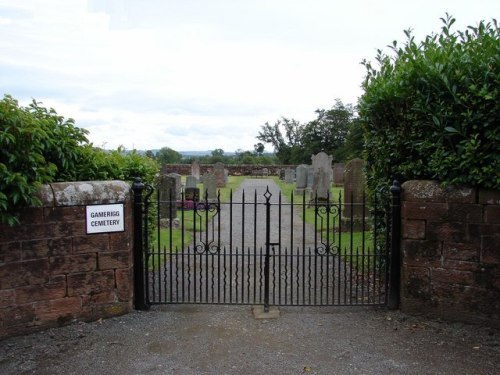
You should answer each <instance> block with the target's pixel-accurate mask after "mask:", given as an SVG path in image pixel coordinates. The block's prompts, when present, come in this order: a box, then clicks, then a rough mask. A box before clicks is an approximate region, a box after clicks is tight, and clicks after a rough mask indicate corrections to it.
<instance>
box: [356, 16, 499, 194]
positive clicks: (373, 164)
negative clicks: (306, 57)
mask: <svg viewBox="0 0 500 375" xmlns="http://www.w3.org/2000/svg"><path fill="white" fill-rule="evenodd" d="M442 21H443V26H442V28H441V32H440V33H439V34H431V35H429V36H427V37H426V38H425V40H424V41H422V42H420V43H417V42H416V41H415V39H414V37H413V35H412V33H411V31H410V30H407V31H405V34H406V37H407V39H406V42H405V43H404V45H403V46H401V47H400V46H398V43H397V42H396V41H394V42H393V44H392V46H390V48H391V51H392V54H391V55H390V56H389V55H387V54H385V53H383V52H382V51H380V50H379V52H378V55H377V58H376V61H377V64H378V67H374V66H372V64H371V63H370V62H366V61H364V66H365V67H366V71H367V75H366V79H365V82H364V84H363V86H364V94H363V96H362V98H361V100H360V106H359V108H360V115H361V118H362V121H363V123H364V126H365V130H366V159H367V163H368V177H369V184H370V185H371V186H372V188H377V187H378V186H382V185H384V184H387V183H389V182H390V180H391V179H392V178H399V179H400V180H408V179H416V178H418V179H426V178H429V179H437V180H440V181H442V182H444V183H448V184H469V185H473V186H482V187H486V188H496V189H498V188H499V186H500V184H499V181H500V178H499V177H500V176H499V172H500V155H499V150H500V142H499V141H500V132H499V128H500V127H499V125H500V30H499V28H498V25H497V22H496V21H493V22H490V23H485V22H484V21H482V22H480V23H479V24H478V26H476V27H471V26H470V27H468V28H467V29H466V30H465V31H458V32H451V26H452V25H453V23H454V22H455V19H454V18H453V17H451V16H448V15H447V16H446V18H444V19H442Z"/></svg>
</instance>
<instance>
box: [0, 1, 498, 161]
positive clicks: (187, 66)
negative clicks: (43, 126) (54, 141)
mask: <svg viewBox="0 0 500 375" xmlns="http://www.w3.org/2000/svg"><path fill="white" fill-rule="evenodd" d="M458 3H460V2H457V1H450V0H444V1H439V2H436V1H430V0H421V1H420V2H413V1H411V2H410V1H395V0H385V1H378V2H366V1H361V0H353V1H350V2H344V3H338V2H332V1H330V0H311V1H308V2H304V1H302V0H300V1H299V0H286V1H285V0H273V1H269V0H253V1H230V0H211V1H203V0H171V1H163V0H149V1H147V2H144V1H139V0H108V1H101V0H88V1H85V0H72V1H67V0H43V1H42V0H26V1H23V2H17V3H13V2H12V1H10V0H0V49H1V50H2V54H0V81H1V82H2V83H3V85H2V86H3V88H4V90H5V93H9V94H12V95H13V96H14V97H16V98H18V99H19V100H20V101H21V102H25V103H27V102H28V101H29V100H31V97H35V98H36V99H37V100H39V101H42V102H44V103H45V104H46V105H48V106H52V107H54V108H55V109H56V110H57V111H58V113H60V114H62V115H64V116H66V117H73V118H75V119H76V122H77V125H79V126H82V127H85V128H87V129H89V130H90V132H91V133H90V138H91V140H92V141H93V142H94V143H95V144H97V145H103V144H105V143H106V147H108V148H114V147H117V146H118V145H124V146H125V147H127V148H132V147H137V148H142V149H149V148H159V147H163V146H169V147H172V148H174V149H178V150H187V149H191V150H206V149H213V148H223V149H225V150H226V151H232V150H235V149H238V148H241V149H252V148H253V144H254V143H256V142H257V140H256V139H255V136H256V135H257V133H258V131H259V129H260V126H261V125H263V124H264V123H265V122H266V121H269V122H274V121H275V120H276V119H278V118H279V117H280V116H286V117H292V118H296V119H298V120H300V121H303V122H305V121H309V120H311V119H312V118H313V117H314V110H315V109H316V108H328V107H330V106H331V105H333V104H334V100H335V99H336V98H340V99H342V100H343V101H344V102H345V103H353V104H355V102H356V100H357V98H358V96H360V95H361V89H360V85H361V83H362V79H363V76H364V68H363V67H362V66H361V65H360V61H361V60H362V59H363V58H367V59H369V60H373V57H374V56H375V54H376V49H377V48H384V46H386V45H387V44H390V43H391V42H392V40H394V39H397V40H402V39H403V33H402V31H403V29H406V28H408V27H412V28H414V29H415V32H416V35H417V37H419V36H420V37H423V36H424V35H426V34H428V33H430V32H432V31H438V30H439V27H440V21H439V17H442V16H444V13H445V12H446V11H448V12H450V13H451V14H453V15H454V16H456V17H457V19H458V22H457V24H458V27H459V28H464V27H465V25H467V24H471V23H475V22H477V21H479V20H480V19H489V18H490V17H491V16H494V15H496V14H498V13H499V12H498V11H499V10H500V5H498V4H497V2H495V1H486V0H477V1H476V2H474V3H473V4H471V3H469V2H467V3H465V2H464V3H463V4H458Z"/></svg>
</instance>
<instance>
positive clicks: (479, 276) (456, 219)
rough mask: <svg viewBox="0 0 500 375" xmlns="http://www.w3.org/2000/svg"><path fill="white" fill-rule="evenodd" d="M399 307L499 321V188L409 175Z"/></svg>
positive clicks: (404, 203)
mask: <svg viewBox="0 0 500 375" xmlns="http://www.w3.org/2000/svg"><path fill="white" fill-rule="evenodd" d="M401 286H402V287H401V309H402V310H403V311H406V312H412V313H415V312H416V313H424V314H427V315H432V316H435V317H441V318H444V319H448V320H457V321H465V322H481V323H486V324H491V325H494V326H500V191H491V190H490V191H486V190H478V189H473V188H465V187H460V188H446V189H444V188H441V187H440V186H439V185H438V184H437V183H436V182H434V181H408V182H406V183H404V184H403V196H402V285H401Z"/></svg>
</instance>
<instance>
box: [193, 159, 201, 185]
mask: <svg viewBox="0 0 500 375" xmlns="http://www.w3.org/2000/svg"><path fill="white" fill-rule="evenodd" d="M191 175H192V176H194V178H196V182H200V162H199V161H198V160H193V162H192V163H191Z"/></svg>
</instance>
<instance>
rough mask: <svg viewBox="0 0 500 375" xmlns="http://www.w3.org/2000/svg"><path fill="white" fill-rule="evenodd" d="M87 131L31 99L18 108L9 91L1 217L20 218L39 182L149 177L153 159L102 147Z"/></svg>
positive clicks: (3, 110) (0, 133)
mask: <svg viewBox="0 0 500 375" xmlns="http://www.w3.org/2000/svg"><path fill="white" fill-rule="evenodd" d="M86 135H87V131H86V130H84V129H81V128H78V127H76V126H75V124H74V121H73V120H72V119H64V117H62V116H59V115H58V114H57V113H56V111H55V110H54V109H52V108H51V109H46V108H44V107H42V106H41V105H40V103H37V102H36V101H33V102H32V103H31V104H30V105H29V106H28V107H20V106H19V103H18V102H17V101H16V100H15V99H13V98H12V97H11V96H9V95H6V96H5V97H4V98H3V100H1V101H0V222H1V223H5V224H8V225H14V224H17V223H18V222H19V220H18V218H17V216H16V212H17V211H18V209H19V208H21V207H25V206H37V205H40V204H41V202H40V200H39V198H38V197H37V192H38V191H39V188H40V186H41V185H42V184H46V183H50V182H55V181H79V180H80V181H81V180H93V181H95V180H112V179H120V180H132V179H133V178H134V177H136V176H137V177H141V178H143V180H144V181H146V182H149V183H151V182H153V180H154V177H155V175H156V173H157V172H158V165H157V163H156V162H155V161H154V160H152V159H150V158H148V157H145V156H141V155H139V154H138V153H137V152H135V151H133V152H129V153H127V152H125V151H124V150H123V149H118V150H116V151H112V152H106V151H103V150H100V149H96V148H94V147H93V146H92V144H90V143H89V142H88V139H87V137H86Z"/></svg>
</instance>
